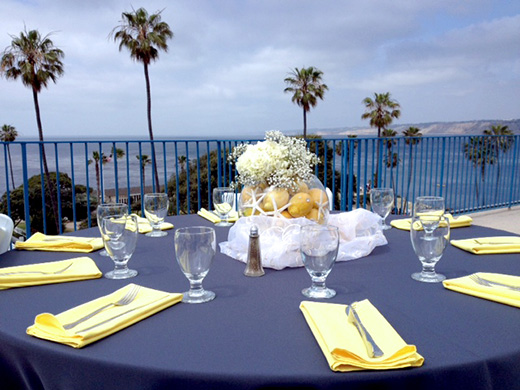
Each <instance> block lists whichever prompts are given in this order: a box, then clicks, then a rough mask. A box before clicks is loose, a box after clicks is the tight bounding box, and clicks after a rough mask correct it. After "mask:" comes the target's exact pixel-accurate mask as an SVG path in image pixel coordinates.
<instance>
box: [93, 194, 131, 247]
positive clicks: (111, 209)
mask: <svg viewBox="0 0 520 390" xmlns="http://www.w3.org/2000/svg"><path fill="white" fill-rule="evenodd" d="M126 215H128V205H126V204H124V203H101V204H99V205H98V206H97V210H96V216H97V225H98V228H99V233H100V234H101V237H102V238H103V243H104V242H105V236H104V235H103V231H102V229H101V222H102V221H103V218H105V217H122V216H126ZM99 254H100V255H101V256H108V252H107V251H106V249H103V250H102V251H101V252H99Z"/></svg>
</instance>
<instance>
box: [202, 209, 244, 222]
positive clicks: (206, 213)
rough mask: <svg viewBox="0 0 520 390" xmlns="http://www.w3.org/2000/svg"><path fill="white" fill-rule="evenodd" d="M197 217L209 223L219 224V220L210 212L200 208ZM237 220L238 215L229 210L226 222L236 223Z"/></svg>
mask: <svg viewBox="0 0 520 390" xmlns="http://www.w3.org/2000/svg"><path fill="white" fill-rule="evenodd" d="M197 214H198V215H200V216H201V217H202V218H206V219H207V220H208V221H211V222H213V223H219V222H220V221H221V219H220V218H219V217H218V216H217V215H216V214H214V213H212V212H211V211H208V210H206V209H204V208H201V209H200V210H199V211H198V212H197ZM237 220H238V213H237V212H236V211H235V210H231V212H230V213H229V215H228V221H229V222H236V221H237Z"/></svg>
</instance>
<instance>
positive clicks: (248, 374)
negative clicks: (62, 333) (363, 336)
mask: <svg viewBox="0 0 520 390" xmlns="http://www.w3.org/2000/svg"><path fill="white" fill-rule="evenodd" d="M167 220H168V221H169V222H172V223H173V224H174V225H175V228H179V227H183V226H190V225H204V226H212V224H211V223H210V222H209V221H206V220H205V219H203V218H201V217H199V216H196V215H189V216H176V217H169V218H168V219H167ZM215 229H216V231H217V240H218V242H222V241H225V240H227V232H228V228H219V227H216V228H215ZM74 234H75V235H84V236H97V235H98V234H99V232H98V230H97V228H94V229H89V230H85V231H80V232H76V233H74ZM385 235H386V237H387V238H388V245H385V246H381V247H377V248H376V249H375V250H374V251H373V252H372V253H371V254H370V255H369V256H367V257H364V258H361V259H357V260H352V261H345V262H338V263H337V264H336V265H335V266H334V268H333V270H332V272H331V274H330V275H329V277H328V280H327V285H329V286H330V287H332V288H334V289H335V290H336V291H337V295H336V297H334V298H333V299H331V300H327V302H333V303H343V304H346V303H351V302H353V301H357V300H362V299H365V298H366V299H369V300H370V301H371V302H372V304H373V305H374V306H375V307H376V308H377V309H378V310H379V311H380V312H381V313H382V314H383V315H384V316H385V318H386V319H387V320H388V321H389V322H390V324H392V326H393V327H394V328H395V329H396V331H397V332H398V333H399V334H400V335H401V337H402V338H403V339H404V340H405V341H406V342H407V343H409V344H414V345H416V346H417V350H418V352H419V353H420V354H421V355H422V356H424V358H425V362H424V365H423V366H422V367H418V368H408V369H399V370H388V371H358V372H350V373H338V372H333V371H331V370H330V368H329V367H328V365H327V362H326V360H325V357H324V356H323V354H322V352H321V350H320V348H319V346H318V344H317V342H316V341H315V339H314V337H313V335H312V333H311V331H310V329H309V327H308V326H307V323H306V321H305V319H304V317H303V315H302V313H301V312H300V309H299V304H300V302H301V301H302V300H304V299H305V297H303V295H302V294H301V290H302V289H303V288H305V287H307V286H309V285H310V277H309V275H308V274H307V272H306V271H305V269H304V268H295V269H284V270H281V271H275V270H271V269H266V274H265V275H264V276H262V277H260V278H249V277H246V276H244V275H243V271H244V268H245V264H244V263H242V262H239V261H237V260H234V259H231V258H229V257H227V256H225V255H222V254H220V253H218V254H217V256H216V257H215V259H214V262H213V265H212V268H211V270H210V272H209V274H208V276H207V277H206V279H205V280H204V287H206V288H207V289H210V290H212V291H214V292H215V293H216V294H217V298H216V299H215V300H213V301H211V302H209V303H205V304H199V305H190V304H185V303H179V304H176V305H174V306H172V307H170V308H168V309H166V310H163V311H161V312H159V313H157V314H155V315H153V316H151V317H149V318H147V319H145V320H143V321H141V322H139V323H136V324H134V325H132V326H130V327H128V328H126V329H124V330H122V331H120V332H118V333H115V334H113V335H111V336H109V337H107V338H105V339H102V340H100V341H98V342H95V343H93V344H90V345H88V346H86V347H85V348H82V349H73V348H71V347H69V346H65V345H62V344H57V343H53V342H50V341H46V340H41V339H37V338H34V337H31V336H28V335H27V334H26V333H25V331H26V328H27V327H28V326H29V325H31V324H32V323H33V322H34V317H35V316H36V315H37V314H39V313H42V312H50V313H55V314H57V313H60V312H62V311H64V310H67V309H69V308H71V307H74V306H77V305H79V304H81V303H84V302H86V301H89V300H92V299H95V298H97V297H100V296H102V295H106V294H109V293H111V292H113V291H115V290H117V289H119V288H121V287H123V286H125V285H126V284H128V283H137V284H140V285H142V286H146V287H151V288H154V289H159V290H164V291H168V292H183V291H186V290H187V288H188V281H187V279H186V278H185V277H184V275H183V274H182V273H181V271H180V269H179V267H178V265H177V263H176V261H175V254H174V245H173V231H172V230H170V231H169V234H168V236H166V237H162V238H149V237H146V236H144V235H140V236H139V239H138V246H137V249H136V252H135V254H134V256H133V258H132V259H131V260H130V266H131V268H134V269H137V270H138V271H139V275H138V276H137V277H136V278H133V279H128V280H108V279H105V278H101V279H94V280H86V281H79V282H72V283H62V284H51V285H43V286H34V287H26V288H15V289H9V290H4V291H0V295H1V299H0V313H1V316H0V378H1V381H2V388H6V389H31V390H35V389H92V388H101V389H116V388H121V389H125V390H131V389H139V390H142V389H163V388H164V389H170V388H186V389H217V388H222V389H226V390H231V389H259V388H262V389H267V388H283V387H287V388H305V389H311V388H312V389H340V388H341V389H345V388H348V389H361V388H371V389H373V388H378V389H404V388H414V389H439V388H442V389H449V388H453V389H461V388H471V389H473V390H478V389H515V388H516V389H518V388H520V332H519V329H520V328H519V326H520V310H519V309H518V308H515V307H511V306H507V305H503V304H499V303H496V302H491V301H487V300H484V299H479V298H476V297H472V296H469V295H465V294H460V293H456V292H453V291H450V290H446V289H444V288H443V286H442V284H426V283H419V282H416V281H414V280H412V279H411V277H410V275H411V273H413V272H415V271H417V270H419V269H420V263H419V261H418V259H417V257H416V256H415V254H414V252H413V250H412V247H411V244H410V239H409V233H408V232H407V231H402V230H397V229H395V228H393V229H391V230H389V231H385ZM493 235H494V236H497V235H508V233H505V232H501V231H497V230H491V229H486V228H481V227H477V226H472V227H468V228H458V229H453V230H452V238H453V239H458V238H469V237H482V236H493ZM78 256H83V254H74V253H64V252H30V251H16V250H15V251H10V252H7V253H5V254H3V255H1V256H0V265H1V266H2V267H6V266H12V265H21V264H29V263H38V262H44V261H51V260H62V259H67V258H72V257H78ZM88 256H90V257H91V258H92V259H94V260H95V262H96V263H97V265H98V267H99V268H100V270H101V271H102V272H107V271H109V270H110V269H112V268H113V263H112V261H111V260H110V259H109V258H106V257H101V256H100V255H99V253H98V252H94V253H91V254H88ZM437 270H438V271H439V272H441V273H444V274H445V275H447V277H448V278H453V277H459V276H463V275H467V274H470V273H473V272H477V271H481V272H498V273H507V274H512V275H520V256H519V255H518V254H509V255H507V254H501V255H480V256H477V255H472V254H470V253H467V252H464V251H462V250H460V249H458V248H455V247H452V246H448V248H447V249H446V251H445V254H444V256H443V258H442V259H441V261H440V262H439V263H438V265H437Z"/></svg>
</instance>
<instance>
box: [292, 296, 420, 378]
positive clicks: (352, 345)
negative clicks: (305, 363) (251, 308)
mask: <svg viewBox="0 0 520 390" xmlns="http://www.w3.org/2000/svg"><path fill="white" fill-rule="evenodd" d="M352 305H353V307H354V308H355V310H356V312H357V314H358V315H359V317H360V319H361V322H363V325H364V326H365V328H366V329H367V331H368V332H369V333H370V334H371V336H372V337H373V339H374V341H375V342H376V343H377V345H378V346H379V347H380V348H381V350H382V351H383V352H384V355H383V356H381V357H378V358H372V357H369V356H368V352H367V349H366V347H365V344H364V341H363V339H362V338H361V336H360V334H359V331H358V330H357V328H356V326H355V325H354V324H352V323H350V322H348V320H347V314H346V312H345V310H346V305H339V304H332V303H321V302H310V301H303V302H302V303H301V304H300V310H301V311H302V312H303V315H304V316H305V319H306V320H307V324H308V325H309V327H310V328H311V330H312V333H313V334H314V337H315V338H316V341H317V342H318V344H319V346H320V348H321V350H322V352H323V354H324V355H325V358H326V359H327V362H328V363H329V366H330V368H331V369H332V370H333V371H342V372H346V371H358V370H390V369H395V368H403V367H418V366H421V365H422V364H423V362H424V358H423V357H422V356H421V355H419V354H418V353H417V349H416V347H415V345H409V344H406V343H405V342H404V340H403V339H402V338H401V336H399V334H398V333H397V332H396V331H395V330H394V328H392V325H390V324H389V323H388V321H387V320H386V319H385V318H384V317H383V316H382V314H381V313H380V312H379V311H378V310H377V309H376V308H375V307H374V306H373V305H372V304H371V303H370V301H369V300H367V299H365V300H363V301H360V302H356V303H353V304H352Z"/></svg>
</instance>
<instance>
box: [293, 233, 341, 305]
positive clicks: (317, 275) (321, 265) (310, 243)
mask: <svg viewBox="0 0 520 390" xmlns="http://www.w3.org/2000/svg"><path fill="white" fill-rule="evenodd" d="M338 248H339V231H338V228H337V227H335V226H328V225H317V224H312V225H305V226H302V228H301V231H300V251H301V255H302V260H303V264H304V265H305V269H306V270H307V272H308V273H309V275H310V276H311V279H312V285H311V286H310V287H308V288H305V289H303V290H302V294H303V295H305V296H306V297H308V298H332V297H334V296H335V295H336V291H334V290H333V289H331V288H328V287H327V286H325V280H326V279H327V276H328V275H329V273H330V271H331V270H332V267H333V265H334V263H335V261H336V257H337V255H338Z"/></svg>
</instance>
